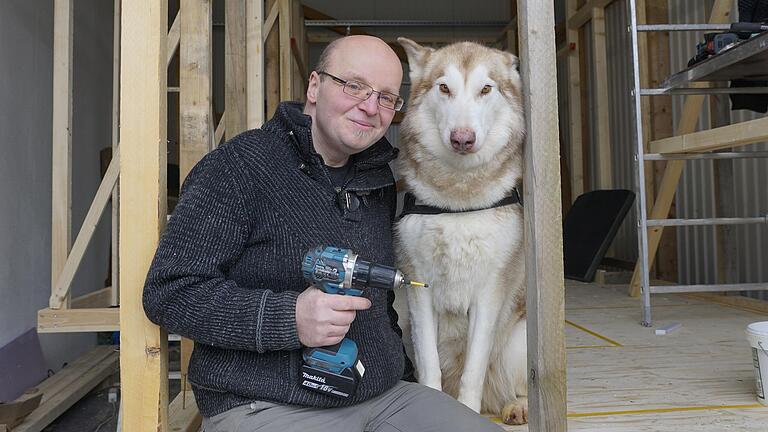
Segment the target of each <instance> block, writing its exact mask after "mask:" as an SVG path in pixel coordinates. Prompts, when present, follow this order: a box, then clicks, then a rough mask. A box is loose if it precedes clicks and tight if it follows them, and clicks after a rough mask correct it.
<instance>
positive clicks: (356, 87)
mask: <svg viewBox="0 0 768 432" xmlns="http://www.w3.org/2000/svg"><path fill="white" fill-rule="evenodd" d="M318 74H319V75H325V76H328V77H330V78H331V79H332V80H334V81H336V82H337V83H339V84H341V85H343V86H344V93H346V94H348V95H350V96H352V97H353V98H356V99H360V100H368V98H369V97H371V95H372V94H374V93H378V94H379V105H380V106H381V107H383V108H387V109H391V110H394V111H400V109H401V108H402V107H403V103H404V100H403V98H401V97H400V96H398V95H396V94H394V93H389V92H385V91H378V90H374V89H373V87H371V86H369V85H368V84H365V83H361V82H360V81H355V80H343V79H341V78H339V77H336V76H333V75H331V74H329V73H328V72H325V71H319V72H318Z"/></svg>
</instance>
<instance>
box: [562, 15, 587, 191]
mask: <svg viewBox="0 0 768 432" xmlns="http://www.w3.org/2000/svg"><path fill="white" fill-rule="evenodd" d="M576 1H577V0H566V14H567V16H568V17H570V16H572V15H573V14H574V13H575V12H576ZM566 38H567V39H566V43H567V44H568V47H569V48H570V50H569V52H568V78H569V80H568V106H569V109H568V128H569V131H570V133H569V135H570V142H569V143H568V144H569V154H570V158H569V159H570V162H571V166H570V173H571V196H572V198H573V199H574V200H575V199H576V198H578V197H579V196H580V195H581V194H583V193H584V161H583V159H582V156H583V150H582V145H583V144H582V136H581V75H580V74H579V56H580V52H581V46H580V45H579V31H578V30H577V29H572V28H568V29H567V32H566Z"/></svg>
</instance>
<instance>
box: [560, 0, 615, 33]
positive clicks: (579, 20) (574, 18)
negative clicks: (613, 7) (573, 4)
mask: <svg viewBox="0 0 768 432" xmlns="http://www.w3.org/2000/svg"><path fill="white" fill-rule="evenodd" d="M614 1H615V0H587V1H585V2H584V5H583V6H581V7H580V8H578V10H576V11H575V12H574V13H573V14H572V15H571V17H570V18H569V19H568V28H571V29H574V30H575V29H578V28H581V27H583V26H584V24H586V23H588V22H589V20H591V19H593V18H594V17H593V15H592V14H593V12H594V10H595V8H598V9H605V8H606V7H607V6H608V5H609V4H611V3H613V2H614Z"/></svg>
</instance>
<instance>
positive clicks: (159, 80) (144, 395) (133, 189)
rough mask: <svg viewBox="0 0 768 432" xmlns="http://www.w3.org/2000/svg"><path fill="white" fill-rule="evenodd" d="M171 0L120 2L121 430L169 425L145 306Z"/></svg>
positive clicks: (162, 359) (156, 220)
mask: <svg viewBox="0 0 768 432" xmlns="http://www.w3.org/2000/svg"><path fill="white" fill-rule="evenodd" d="M167 32H168V2H167V0H132V1H128V2H124V3H123V5H122V28H121V54H120V77H121V80H120V126H121V128H120V129H121V134H120V152H121V157H120V201H121V205H120V220H121V221H122V224H121V227H120V228H121V229H120V302H121V304H120V374H121V380H120V381H121V383H122V394H123V397H122V403H123V417H122V419H123V420H122V421H123V424H122V430H125V431H160V432H165V431H167V429H168V358H167V356H166V355H165V354H167V352H168V337H167V334H166V333H165V332H164V331H162V330H161V329H160V327H158V326H156V325H155V324H153V323H152V322H150V321H149V320H148V319H147V317H146V315H145V314H144V308H143V307H142V291H143V288H144V279H145V278H146V276H147V271H148V269H149V265H150V263H151V261H152V258H153V256H154V253H155V249H156V248H157V243H158V241H159V239H160V232H161V230H162V229H163V226H164V225H165V218H166V211H167V209H166V200H167V196H166V178H165V175H164V172H165V166H166V161H167V155H166V147H167V146H166V139H167V99H168V96H167V94H166V91H167V89H166V77H167V71H166V62H167V58H166V56H167V54H166V44H167V41H166V35H167Z"/></svg>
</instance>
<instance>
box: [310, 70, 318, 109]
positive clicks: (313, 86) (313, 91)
mask: <svg viewBox="0 0 768 432" xmlns="http://www.w3.org/2000/svg"><path fill="white" fill-rule="evenodd" d="M319 86H320V75H318V74H317V71H312V73H311V74H309V83H308V84H307V102H310V103H313V104H314V103H317V89H318V87H319Z"/></svg>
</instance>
